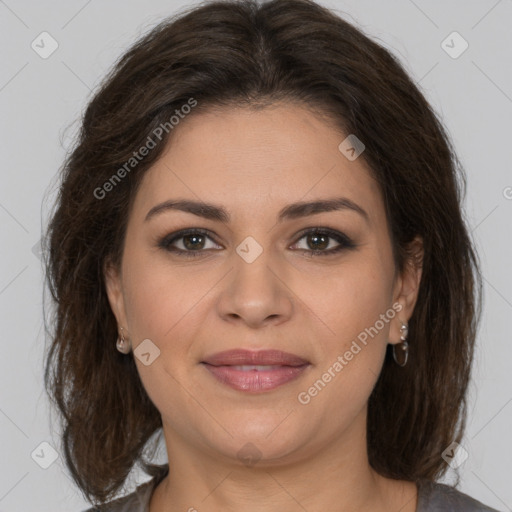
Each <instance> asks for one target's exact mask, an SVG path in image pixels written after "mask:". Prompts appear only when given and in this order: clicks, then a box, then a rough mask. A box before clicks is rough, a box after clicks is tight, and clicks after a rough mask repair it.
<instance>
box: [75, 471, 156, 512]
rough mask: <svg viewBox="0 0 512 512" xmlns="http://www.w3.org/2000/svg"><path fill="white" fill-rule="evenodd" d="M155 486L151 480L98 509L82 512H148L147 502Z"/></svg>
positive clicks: (93, 508) (153, 480)
mask: <svg viewBox="0 0 512 512" xmlns="http://www.w3.org/2000/svg"><path fill="white" fill-rule="evenodd" d="M155 485H156V481H155V479H154V478H152V479H151V480H149V481H148V482H146V483H144V484H141V485H139V486H138V487H137V489H136V490H135V491H134V492H132V493H130V494H127V495H126V496H123V497H122V498H118V499H116V500H113V501H109V502H108V503H105V504H104V505H101V506H98V507H92V508H88V509H87V510H84V511H83V512H148V509H149V501H150V499H151V495H152V492H153V489H154V487H155Z"/></svg>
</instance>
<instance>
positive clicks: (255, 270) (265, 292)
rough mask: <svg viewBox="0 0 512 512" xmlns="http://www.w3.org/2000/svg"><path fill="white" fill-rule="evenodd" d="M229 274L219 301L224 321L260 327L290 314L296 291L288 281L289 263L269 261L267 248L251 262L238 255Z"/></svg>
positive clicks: (276, 323) (283, 319)
mask: <svg viewBox="0 0 512 512" xmlns="http://www.w3.org/2000/svg"><path fill="white" fill-rule="evenodd" d="M228 276H229V277H228V281H227V284H226V285H225V288H224V289H223V290H222V293H221V296H220V297H219V301H218V303H217V305H218V313H219V315H220V316H221V317H222V318H223V319H224V320H225V321H228V322H231V323H243V324H246V325H247V326H248V327H250V328H252V329H257V328H260V327H264V326H265V325H270V324H272V325H279V324H281V323H283V322H286V321H287V320H289V319H290V318H291V316H292V313H293V293H292V291H291V289H290V288H289V287H288V286H287V284H286V282H287V279H286V278H287V272H286V267H285V266H278V265H277V263H276V262H275V261H274V262H270V261H269V259H268V258H267V253H266V252H265V251H264V252H263V253H262V254H261V255H260V256H259V257H258V258H257V259H256V260H255V261H253V262H251V263H248V262H247V261H245V260H244V259H243V258H241V257H239V256H238V255H236V256H235V257H234V268H233V270H232V271H231V272H230V273H229V274H228Z"/></svg>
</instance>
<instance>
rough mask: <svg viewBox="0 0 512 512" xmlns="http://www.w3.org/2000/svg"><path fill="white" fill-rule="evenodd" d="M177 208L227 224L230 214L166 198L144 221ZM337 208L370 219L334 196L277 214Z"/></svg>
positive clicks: (296, 214) (288, 217)
mask: <svg viewBox="0 0 512 512" xmlns="http://www.w3.org/2000/svg"><path fill="white" fill-rule="evenodd" d="M170 210H179V211H183V212H188V213H192V214H193V215H197V216H198V217H203V218H205V219H209V220H213V221H219V222H224V223H226V224H228V223H229V222H230V220H231V216H230V215H229V213H228V212H227V211H226V209H225V208H223V207H222V206H218V205H215V204H211V203H204V202H201V201H192V200H189V199H177V200H172V199H171V200H168V201H165V202H163V203H160V204H157V205H156V206H154V207H153V208H151V210H149V212H148V213H147V215H146V218H145V219H144V220H145V221H148V220H149V219H151V218H152V217H155V216H156V215H158V214H160V213H163V212H166V211H170ZM339 210H348V211H354V212H356V213H358V214H360V215H361V216H362V217H363V218H364V219H365V221H366V222H369V221H370V217H369V215H368V213H367V212H366V210H364V209H363V208H362V207H361V206H359V205H358V204H356V203H354V201H352V200H350V199H348V198H346V197H336V198H333V199H319V200H316V201H310V202H305V201H301V202H297V203H292V204H289V205H287V206H285V207H284V208H283V209H282V210H281V211H280V212H279V214H278V217H277V219H278V222H283V221H285V220H291V219H298V218H301V217H307V216H308V215H314V214H316V213H323V212H332V211H339Z"/></svg>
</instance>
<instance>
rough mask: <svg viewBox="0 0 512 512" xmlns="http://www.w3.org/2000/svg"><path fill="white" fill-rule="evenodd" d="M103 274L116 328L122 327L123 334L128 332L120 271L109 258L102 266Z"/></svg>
mask: <svg viewBox="0 0 512 512" xmlns="http://www.w3.org/2000/svg"><path fill="white" fill-rule="evenodd" d="M103 276H104V278H105V288H106V291H107V296H108V301H109V303H110V307H111V309H112V312H113V313H114V316H115V317H116V320H117V325H118V330H119V328H120V327H122V328H123V329H124V331H125V334H128V333H127V331H128V329H127V323H126V312H125V307H124V306H125V305H124V295H123V286H122V278H121V271H120V269H119V268H118V267H117V266H115V265H114V264H113V263H112V262H111V261H110V260H108V261H106V262H105V265H104V266H103Z"/></svg>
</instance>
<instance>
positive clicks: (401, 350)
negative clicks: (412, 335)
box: [393, 322, 409, 367]
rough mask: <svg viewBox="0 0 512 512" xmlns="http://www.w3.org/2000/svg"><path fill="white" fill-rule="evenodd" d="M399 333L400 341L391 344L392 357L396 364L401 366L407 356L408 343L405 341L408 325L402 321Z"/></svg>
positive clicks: (405, 361) (403, 364)
mask: <svg viewBox="0 0 512 512" xmlns="http://www.w3.org/2000/svg"><path fill="white" fill-rule="evenodd" d="M400 333H401V334H400V339H401V340H402V342H401V343H397V344H396V345H393V359H394V360H395V363H396V364H397V365H398V366H402V367H403V366H405V365H406V364H407V359H408V358H409V344H408V343H407V336H408V335H409V327H408V326H407V324H406V323H404V322H402V327H400ZM397 350H398V352H397Z"/></svg>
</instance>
